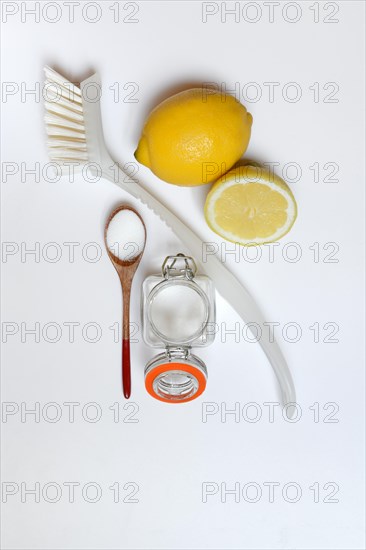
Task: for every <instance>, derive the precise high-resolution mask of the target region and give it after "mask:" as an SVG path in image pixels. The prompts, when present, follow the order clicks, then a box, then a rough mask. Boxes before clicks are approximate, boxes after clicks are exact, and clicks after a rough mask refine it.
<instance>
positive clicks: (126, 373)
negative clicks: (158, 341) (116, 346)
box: [122, 285, 131, 399]
mask: <svg viewBox="0 0 366 550" xmlns="http://www.w3.org/2000/svg"><path fill="white" fill-rule="evenodd" d="M130 290H131V287H130V286H129V287H127V285H124V288H123V332H122V385H123V395H124V396H125V398H126V399H129V398H130V395H131V358H130Z"/></svg>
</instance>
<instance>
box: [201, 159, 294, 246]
mask: <svg viewBox="0 0 366 550" xmlns="http://www.w3.org/2000/svg"><path fill="white" fill-rule="evenodd" d="M296 216H297V206H296V201H295V198H294V196H293V194H292V192H291V190H290V188H289V187H288V185H287V184H286V183H285V182H284V181H283V180H282V179H281V178H280V177H278V176H276V175H275V174H273V173H270V172H269V171H268V170H267V169H263V168H258V167H255V166H248V165H247V166H240V167H237V168H235V169H233V170H231V171H230V172H228V173H227V174H225V175H224V176H223V177H222V178H220V179H219V180H218V181H217V182H216V183H215V184H214V185H213V187H212V189H211V190H210V192H209V194H208V196H207V199H206V203H205V218H206V221H207V223H208V225H209V226H210V228H211V229H212V230H213V231H215V233H217V234H218V235H220V236H221V237H223V238H224V239H226V240H228V241H230V242H234V243H238V244H241V245H245V246H250V245H260V244H265V243H271V242H275V241H277V240H279V239H280V238H281V237H283V236H284V235H286V233H288V231H289V230H290V229H291V227H292V226H293V224H294V222H295V220H296Z"/></svg>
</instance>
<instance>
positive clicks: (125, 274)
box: [104, 205, 146, 399]
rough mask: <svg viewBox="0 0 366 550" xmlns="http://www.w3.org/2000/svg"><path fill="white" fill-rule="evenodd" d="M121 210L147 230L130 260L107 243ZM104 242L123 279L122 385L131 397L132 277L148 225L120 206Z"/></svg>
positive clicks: (105, 231)
mask: <svg viewBox="0 0 366 550" xmlns="http://www.w3.org/2000/svg"><path fill="white" fill-rule="evenodd" d="M121 210H131V212H133V213H134V214H136V216H138V217H139V218H140V221H141V223H142V225H143V227H144V231H145V241H144V245H143V248H142V250H141V252H140V253H139V254H138V255H137V256H135V257H133V258H131V259H130V260H121V259H120V258H118V256H116V255H115V254H113V252H112V251H111V250H110V249H109V248H108V243H107V231H108V226H109V224H110V222H111V220H112V218H114V216H115V215H116V214H117V213H118V212H120V211H121ZM104 242H105V246H106V249H107V252H108V256H109V258H110V260H111V262H112V264H113V265H114V267H115V269H116V271H117V273H118V276H119V280H120V281H121V287H122V300H123V326H122V385H123V394H124V396H125V398H126V399H129V397H130V395H131V358H130V296H131V286H132V279H133V277H134V275H135V272H136V269H137V267H138V265H139V263H140V261H141V258H142V254H143V253H144V250H145V243H146V227H145V224H144V222H143V219H142V218H141V216H140V215H139V214H138V213H137V212H136V210H134V209H133V208H131V207H130V206H124V205H123V206H119V207H118V208H116V210H114V211H113V212H112V214H111V215H110V216H109V218H108V220H107V223H106V226H105V230H104Z"/></svg>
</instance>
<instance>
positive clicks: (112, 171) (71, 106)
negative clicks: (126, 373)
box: [45, 67, 296, 417]
mask: <svg viewBox="0 0 366 550" xmlns="http://www.w3.org/2000/svg"><path fill="white" fill-rule="evenodd" d="M45 75H46V88H45V89H47V94H45V95H46V98H45V108H46V114H45V123H46V129H47V134H48V140H47V146H48V154H49V157H50V159H51V161H52V162H55V163H57V164H58V166H59V169H60V170H61V172H62V173H65V174H66V173H69V169H70V168H69V165H68V163H71V162H72V163H75V164H77V165H78V166H77V169H79V170H81V169H82V168H83V166H85V164H86V163H88V170H89V171H90V173H91V174H94V175H96V176H97V175H99V176H102V177H103V178H105V179H107V180H109V181H110V182H112V183H114V184H116V185H118V186H119V187H121V188H122V189H123V190H124V191H127V192H128V193H130V194H131V195H132V196H133V197H135V198H137V199H139V200H140V201H141V202H143V203H144V204H146V205H147V207H148V208H150V209H151V210H153V212H155V214H157V215H158V216H159V217H160V218H161V219H162V220H163V221H164V222H165V223H166V224H167V225H168V226H169V227H170V228H171V229H172V230H173V231H174V233H175V234H176V236H177V237H178V238H179V239H180V240H181V241H182V242H183V244H184V245H185V246H186V247H187V248H188V249H189V250H190V252H191V254H192V256H193V257H194V258H195V260H196V262H197V264H198V265H199V267H200V269H202V271H204V272H205V273H206V274H207V275H209V276H210V277H211V278H212V279H213V280H214V282H215V286H216V289H217V290H218V292H219V293H220V294H221V296H222V297H223V298H225V299H226V300H227V302H228V303H229V304H230V305H231V306H232V307H233V309H234V310H235V311H236V312H237V313H238V314H239V315H240V317H241V318H242V319H243V321H244V322H245V323H248V322H251V323H257V324H259V325H260V326H261V327H262V326H263V323H264V322H265V319H264V317H263V315H262V313H261V311H260V309H259V307H258V306H257V304H256V302H255V300H254V299H253V298H252V296H251V295H250V294H249V292H248V291H247V290H246V288H245V287H244V286H243V285H242V283H240V282H239V281H238V279H237V278H236V277H235V276H234V275H233V274H232V273H231V272H230V271H229V270H228V269H227V268H226V267H225V266H224V264H223V263H222V262H221V261H220V260H219V259H218V258H217V257H216V256H215V255H209V256H207V260H206V262H203V261H202V259H201V258H202V250H203V242H202V240H201V239H200V238H199V237H198V236H197V235H196V234H195V233H194V232H193V231H192V230H191V229H190V228H189V227H188V226H187V225H186V224H185V223H183V222H182V221H181V220H180V219H179V218H178V217H177V216H176V215H175V214H173V213H172V212H170V210H169V209H168V208H167V207H166V206H164V205H163V204H162V203H161V202H160V201H159V200H158V199H156V198H155V197H154V196H153V195H152V194H151V193H150V192H149V191H147V190H146V189H145V188H144V187H142V186H141V185H140V183H139V181H138V180H137V179H134V178H132V177H131V176H128V177H126V176H127V174H126V173H125V172H123V170H121V168H120V167H119V166H118V164H117V163H115V162H114V161H113V160H112V158H111V157H110V155H109V153H108V151H107V147H106V144H105V141H104V136H103V129H102V120H101V111H100V102H99V99H96V100H94V99H93V100H89V101H88V97H89V95H88V93H87V89H88V87H90V86H92V87H93V88H94V89H95V88H97V89H98V90H100V89H101V80H100V77H99V75H98V74H97V73H96V74H93V75H92V76H91V77H89V78H87V79H86V80H84V81H83V82H81V84H80V87H78V86H76V85H75V84H73V83H71V82H69V81H68V80H67V79H65V78H64V77H63V76H62V75H60V74H59V73H57V72H56V71H54V70H53V69H51V68H50V67H45ZM52 90H56V92H55V97H54V98H49V96H50V95H52ZM91 163H95V164H94V167H93V164H91ZM75 164H74V166H75ZM77 169H76V170H77ZM76 170H75V171H76ZM259 343H260V344H261V346H262V349H263V351H264V353H265V354H266V356H267V358H268V360H269V362H270V364H271V365H272V368H273V370H274V372H275V374H276V376H277V380H278V383H279V386H280V389H281V393H282V401H283V404H284V405H288V404H290V403H295V401H296V396H295V387H294V384H293V380H292V377H291V373H290V370H289V368H288V366H287V364H286V360H285V358H284V356H283V354H282V352H281V350H280V348H279V346H278V344H277V343H276V342H269V341H267V340H265V339H261V340H259ZM290 411H291V408H290ZM288 416H289V417H291V412H288Z"/></svg>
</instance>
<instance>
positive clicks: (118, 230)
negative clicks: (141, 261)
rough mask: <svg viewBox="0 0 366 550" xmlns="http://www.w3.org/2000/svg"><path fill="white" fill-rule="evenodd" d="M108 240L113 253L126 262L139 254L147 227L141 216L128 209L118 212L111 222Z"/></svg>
mask: <svg viewBox="0 0 366 550" xmlns="http://www.w3.org/2000/svg"><path fill="white" fill-rule="evenodd" d="M106 241H107V246H108V249H109V250H110V251H111V252H112V254H114V255H115V256H117V258H119V259H120V260H122V261H124V262H126V261H131V260H133V259H135V258H136V257H137V256H139V254H141V252H142V251H143V248H144V244H145V228H144V226H143V224H142V221H141V219H140V218H139V216H138V215H137V214H135V212H133V211H132V210H128V209H124V210H120V211H119V212H117V214H116V215H115V216H113V218H112V219H111V221H110V222H109V225H108V229H107V238H106Z"/></svg>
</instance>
